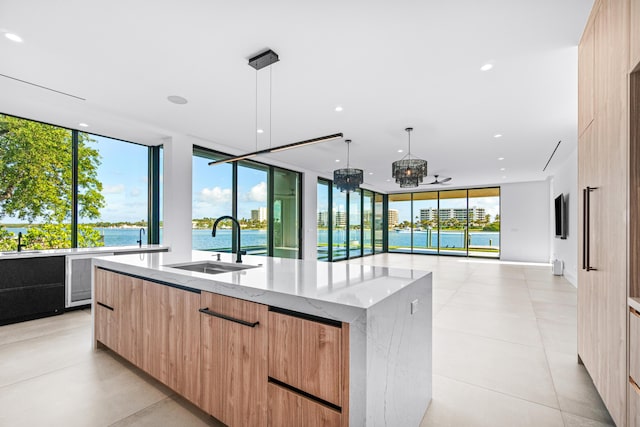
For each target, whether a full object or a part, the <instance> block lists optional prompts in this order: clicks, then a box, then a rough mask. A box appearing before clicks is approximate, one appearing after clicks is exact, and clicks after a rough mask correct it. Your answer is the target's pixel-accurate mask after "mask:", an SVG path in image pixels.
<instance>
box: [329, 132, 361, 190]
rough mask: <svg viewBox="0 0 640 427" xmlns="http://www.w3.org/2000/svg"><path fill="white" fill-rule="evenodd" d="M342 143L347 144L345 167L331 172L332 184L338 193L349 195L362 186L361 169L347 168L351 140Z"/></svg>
mask: <svg viewBox="0 0 640 427" xmlns="http://www.w3.org/2000/svg"><path fill="white" fill-rule="evenodd" d="M344 142H346V143H347V167H346V168H342V169H336V170H334V171H333V183H334V184H335V186H336V187H337V188H338V189H339V190H340V191H342V192H347V193H350V192H352V191H354V190H355V189H356V188H358V187H359V186H360V184H362V181H363V177H362V176H363V173H362V169H355V168H350V167H349V144H351V140H350V139H346V140H345V141H344Z"/></svg>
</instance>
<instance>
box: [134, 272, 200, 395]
mask: <svg viewBox="0 0 640 427" xmlns="http://www.w3.org/2000/svg"><path fill="white" fill-rule="evenodd" d="M199 308H200V294H199V293H197V292H190V291H187V290H182V289H177V288H174V287H171V286H166V285H161V284H158V283H153V282H149V281H146V280H145V281H143V310H142V312H143V318H142V325H143V328H142V329H143V352H142V364H141V367H142V369H144V370H145V371H146V372H148V373H149V374H151V375H152V376H154V377H155V378H157V379H158V380H160V381H161V382H163V383H164V384H166V385H168V386H169V387H170V388H172V389H173V390H175V391H176V392H178V393H179V394H181V395H182V396H184V397H186V398H187V399H188V400H190V401H192V402H194V403H196V404H199V401H200V313H199V312H198V309H199Z"/></svg>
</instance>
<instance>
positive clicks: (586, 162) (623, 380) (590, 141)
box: [578, 0, 634, 426]
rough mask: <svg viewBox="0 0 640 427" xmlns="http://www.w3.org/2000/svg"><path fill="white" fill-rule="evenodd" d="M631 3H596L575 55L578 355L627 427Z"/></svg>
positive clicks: (623, 0) (620, 423)
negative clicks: (577, 192) (577, 188)
mask: <svg viewBox="0 0 640 427" xmlns="http://www.w3.org/2000/svg"><path fill="white" fill-rule="evenodd" d="M629 28H630V0H596V1H595V3H594V6H593V10H592V12H591V16H590V18H589V21H588V23H587V26H586V28H585V31H584V34H583V37H582V39H581V42H580V46H579V49H578V52H579V61H578V66H579V76H580V77H579V82H580V83H579V113H578V117H579V126H578V127H579V129H578V133H579V138H578V165H579V167H578V185H579V189H580V194H579V195H578V196H579V199H580V212H579V215H578V217H579V230H581V232H580V238H579V246H580V247H579V252H580V256H581V258H582V264H583V265H582V269H581V270H580V271H579V272H578V355H579V357H580V360H581V361H582V362H583V363H584V365H585V367H586V369H587V371H588V372H589V374H590V376H591V378H592V379H593V382H594V384H595V386H596V388H597V389H598V392H599V393H600V396H601V397H602V400H603V401H604V403H605V405H606V406H607V409H608V410H609V412H610V414H611V417H612V418H613V420H614V421H615V423H616V425H618V426H626V425H634V424H633V423H628V422H627V421H628V420H627V415H628V408H629V405H628V403H627V402H628V399H627V391H628V369H627V358H628V352H627V345H628V344H627V343H628V332H627V331H628V311H629V310H628V306H627V298H628V295H629V292H628V284H627V283H628V279H629V271H630V270H629V268H628V267H629V265H630V263H629V258H628V257H629V255H628V254H629V242H630V239H629V233H630V226H629V214H630V210H629V208H628V207H629V206H630V205H629V188H630V168H631V167H632V162H630V161H629V159H630V157H629V147H630V145H629V71H630V67H629V59H630V44H629V40H630V36H629V34H630V33H629V31H630V30H629Z"/></svg>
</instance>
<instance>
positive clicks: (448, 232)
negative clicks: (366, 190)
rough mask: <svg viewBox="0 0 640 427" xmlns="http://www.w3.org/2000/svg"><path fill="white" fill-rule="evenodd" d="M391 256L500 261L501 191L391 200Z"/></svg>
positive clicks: (422, 194)
mask: <svg viewBox="0 0 640 427" xmlns="http://www.w3.org/2000/svg"><path fill="white" fill-rule="evenodd" d="M387 222H388V242H389V244H388V245H389V246H388V247H389V252H404V253H423V254H441V255H458V256H482V257H494V258H497V257H499V256H500V189H499V188H478V189H470V190H449V191H430V192H420V193H399V194H391V195H389V208H388V211H387Z"/></svg>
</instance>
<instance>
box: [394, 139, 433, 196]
mask: <svg viewBox="0 0 640 427" xmlns="http://www.w3.org/2000/svg"><path fill="white" fill-rule="evenodd" d="M405 130H406V131H407V134H409V152H408V153H407V154H406V156H404V157H403V158H402V159H400V160H396V161H395V162H393V165H392V174H391V176H393V177H394V178H395V179H396V183H397V184H400V188H411V187H417V186H418V184H420V183H421V182H422V180H423V179H424V177H425V175H427V161H426V160H422V159H416V158H411V131H412V130H413V128H406V129H405Z"/></svg>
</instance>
